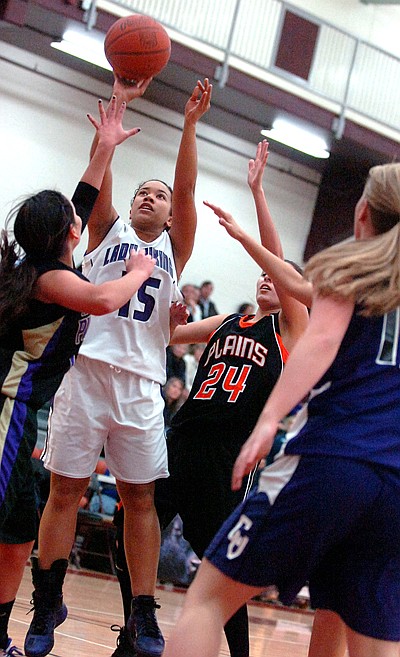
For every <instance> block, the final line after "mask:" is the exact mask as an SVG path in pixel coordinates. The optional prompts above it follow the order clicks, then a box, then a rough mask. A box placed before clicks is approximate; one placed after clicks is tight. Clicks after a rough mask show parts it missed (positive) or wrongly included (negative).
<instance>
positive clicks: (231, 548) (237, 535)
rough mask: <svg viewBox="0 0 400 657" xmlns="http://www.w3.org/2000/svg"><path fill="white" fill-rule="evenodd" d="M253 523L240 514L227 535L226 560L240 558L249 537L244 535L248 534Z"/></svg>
mask: <svg viewBox="0 0 400 657" xmlns="http://www.w3.org/2000/svg"><path fill="white" fill-rule="evenodd" d="M252 524H253V522H252V520H250V518H248V517H247V516H245V515H244V514H242V515H241V516H240V518H239V520H238V522H237V523H236V525H235V526H234V527H233V528H232V529H231V531H230V532H229V534H228V539H229V545H228V549H227V551H226V556H227V558H228V559H236V557H238V556H240V555H241V554H242V552H243V550H244V548H245V547H246V545H247V543H248V542H249V537H248V536H246V535H245V532H248V531H249V529H250V527H251V526H252Z"/></svg>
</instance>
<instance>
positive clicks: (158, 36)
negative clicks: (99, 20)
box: [104, 14, 171, 82]
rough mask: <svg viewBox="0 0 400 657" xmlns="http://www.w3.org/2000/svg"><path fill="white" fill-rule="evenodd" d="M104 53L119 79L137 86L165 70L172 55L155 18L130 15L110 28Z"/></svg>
mask: <svg viewBox="0 0 400 657" xmlns="http://www.w3.org/2000/svg"><path fill="white" fill-rule="evenodd" d="M104 52H105V54H106V57H107V59H108V61H109V62H110V64H111V66H112V68H113V70H114V71H115V73H116V74H117V75H118V76H119V77H121V78H124V79H126V80H132V81H135V82H138V81H139V80H143V79H145V78H150V77H152V76H154V75H157V73H159V72H160V71H161V70H162V69H163V68H164V66H165V65H166V64H167V62H168V60H169V57H170V54H171V41H170V38H169V36H168V34H167V32H166V30H165V29H164V28H163V26H162V25H161V24H160V23H158V22H157V21H156V20H154V18H150V16H142V15H141V14H133V15H132V16H127V17H126V18H120V19H118V20H117V21H116V22H115V23H113V25H111V27H110V29H109V30H108V32H107V34H106V38H105V41H104Z"/></svg>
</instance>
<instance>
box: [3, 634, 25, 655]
mask: <svg viewBox="0 0 400 657" xmlns="http://www.w3.org/2000/svg"><path fill="white" fill-rule="evenodd" d="M11 644H12V641H11V639H10V638H9V639H8V641H7V645H6V647H5V648H0V657H17V655H23V654H24V653H23V652H22V650H20V649H19V648H17V646H13V645H11Z"/></svg>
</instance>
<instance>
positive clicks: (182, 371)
mask: <svg viewBox="0 0 400 657" xmlns="http://www.w3.org/2000/svg"><path fill="white" fill-rule="evenodd" d="M187 350H188V347H187V345H186V344H174V345H170V346H169V347H167V380H168V379H170V378H171V377H173V376H175V377H177V378H178V379H180V380H181V381H182V382H183V385H184V386H185V385H186V361H185V358H184V356H185V354H186V353H187Z"/></svg>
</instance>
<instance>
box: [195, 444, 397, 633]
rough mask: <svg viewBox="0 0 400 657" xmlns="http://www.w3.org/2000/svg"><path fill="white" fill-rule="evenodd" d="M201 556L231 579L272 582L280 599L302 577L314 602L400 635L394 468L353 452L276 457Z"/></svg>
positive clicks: (350, 620)
mask: <svg viewBox="0 0 400 657" xmlns="http://www.w3.org/2000/svg"><path fill="white" fill-rule="evenodd" d="M205 556H206V557H207V558H208V560H209V561H210V562H211V563H212V564H214V566H216V567H217V568H218V569H219V570H220V571H221V572H223V573H224V574H225V575H227V576H228V577H230V578H232V579H233V580H235V581H238V582H242V583H243V584H247V585H250V586H256V587H260V588H263V589H266V588H267V587H269V586H275V587H276V588H277V589H278V591H279V597H280V599H281V601H282V602H283V603H285V604H289V603H290V602H292V600H293V599H294V597H295V596H296V594H297V593H298V592H299V591H300V589H301V588H302V586H304V585H305V584H306V583H307V582H308V583H309V588H310V596H311V604H312V606H313V607H314V608H322V609H330V610H331V611H334V612H336V613H338V614H339V615H340V616H341V618H342V619H343V621H344V622H345V623H346V625H348V626H349V627H350V628H351V629H353V630H354V631H356V632H359V633H360V634H364V635H366V636H370V637H374V638H376V639H382V640H387V641H399V640H400V473H399V472H398V471H396V470H391V469H389V468H385V467H383V466H378V465H374V464H368V463H364V462H361V461H356V460H353V459H345V458H337V457H330V456H326V457H321V456H303V457H299V456H289V455H284V456H282V457H280V458H278V459H277V460H276V461H275V462H274V463H273V464H272V465H270V466H268V467H267V468H265V470H264V471H263V473H262V474H261V477H260V481H259V486H258V490H257V491H256V492H254V493H253V494H252V495H250V497H249V498H248V499H247V500H246V501H245V502H243V504H241V505H240V506H239V507H238V508H237V509H236V511H235V512H234V513H233V514H232V515H231V516H230V517H229V519H228V520H227V521H226V522H225V523H224V524H223V526H222V527H221V529H220V531H219V532H218V534H217V535H216V536H215V538H214V540H213V541H212V543H211V544H210V546H209V547H208V549H207V550H206V553H205Z"/></svg>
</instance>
